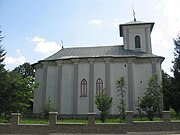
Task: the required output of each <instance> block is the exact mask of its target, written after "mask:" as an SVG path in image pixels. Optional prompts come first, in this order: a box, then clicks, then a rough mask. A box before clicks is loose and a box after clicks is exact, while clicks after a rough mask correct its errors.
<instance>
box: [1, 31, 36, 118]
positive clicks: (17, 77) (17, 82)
mask: <svg viewBox="0 0 180 135" xmlns="http://www.w3.org/2000/svg"><path fill="white" fill-rule="evenodd" d="M0 34H1V31H0ZM2 38H3V37H2V36H1V35H0V42H1V41H2ZM5 55H6V52H5V49H4V48H3V47H2V45H1V46H0V117H2V116H3V117H8V116H10V114H11V112H20V113H24V112H25V111H26V109H27V108H28V106H29V104H30V102H29V101H30V99H31V98H32V91H33V90H34V89H35V88H36V87H37V84H36V83H34V81H33V79H34V77H32V76H25V75H24V76H22V74H20V73H19V72H16V71H15V70H13V71H7V70H6V69H5V68H4V66H5V65H4V64H3V61H4V58H5Z"/></svg>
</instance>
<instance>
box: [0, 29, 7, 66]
mask: <svg viewBox="0 0 180 135" xmlns="http://www.w3.org/2000/svg"><path fill="white" fill-rule="evenodd" d="M1 33H2V31H0V43H1V42H2V39H3V38H4V37H3V36H1ZM5 55H6V52H5V49H4V48H3V47H2V45H1V44H0V64H2V62H3V61H4V58H5Z"/></svg>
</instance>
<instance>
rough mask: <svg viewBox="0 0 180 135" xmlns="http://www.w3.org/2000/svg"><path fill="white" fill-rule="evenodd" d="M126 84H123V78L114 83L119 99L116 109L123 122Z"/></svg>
mask: <svg viewBox="0 0 180 135" xmlns="http://www.w3.org/2000/svg"><path fill="white" fill-rule="evenodd" d="M125 85H126V83H125V78H124V76H123V77H120V78H119V80H117V81H116V88H117V92H118V95H117V96H118V98H119V103H118V106H117V107H118V109H119V113H120V116H121V117H122V120H125V109H126V104H125V95H126V86H125Z"/></svg>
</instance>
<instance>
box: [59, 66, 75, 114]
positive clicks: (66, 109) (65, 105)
mask: <svg viewBox="0 0 180 135" xmlns="http://www.w3.org/2000/svg"><path fill="white" fill-rule="evenodd" d="M61 89H62V92H61V98H62V99H61V101H62V102H61V113H62V114H72V113H73V65H72V64H63V65H62V88H61Z"/></svg>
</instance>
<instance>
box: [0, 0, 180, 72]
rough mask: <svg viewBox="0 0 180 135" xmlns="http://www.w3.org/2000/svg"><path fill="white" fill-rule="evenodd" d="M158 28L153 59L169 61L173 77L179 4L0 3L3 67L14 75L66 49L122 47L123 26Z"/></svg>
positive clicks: (130, 0)
mask: <svg viewBox="0 0 180 135" xmlns="http://www.w3.org/2000/svg"><path fill="white" fill-rule="evenodd" d="M132 4H133V7H134V10H135V12H136V19H137V20H138V21H145V22H155V26H154V28H153V31H152V34H151V40H152V48H153V53H154V54H156V55H160V56H163V57H165V58H166V59H165V61H164V62H163V64H162V68H163V69H164V70H165V71H166V72H167V73H168V74H170V75H172V73H171V72H170V68H171V67H172V63H171V61H172V60H173V48H174V44H173V40H172V39H173V38H176V36H177V34H178V32H179V31H180V25H179V24H180V14H179V13H180V8H179V7H180V0H150V1H145V0H71V1H70V0H0V13H1V14H0V26H1V28H0V29H1V30H2V34H3V36H5V38H4V40H3V42H2V44H3V46H4V48H5V49H6V51H7V55H6V59H5V64H6V68H7V69H9V70H11V69H13V68H14V67H16V66H18V65H20V64H23V63H24V62H30V63H35V62H37V61H38V60H41V59H44V58H46V57H48V56H49V55H51V54H53V53H55V52H57V51H58V50H59V49H61V46H62V42H61V40H63V46H64V47H65V48H66V47H80V46H81V47H85V46H101V45H122V44H123V42H122V38H120V37H119V29H118V26H119V24H122V23H126V22H129V21H132V20H133V15H132Z"/></svg>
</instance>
